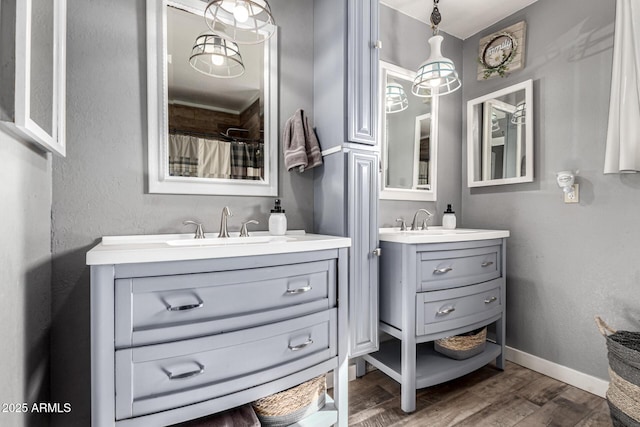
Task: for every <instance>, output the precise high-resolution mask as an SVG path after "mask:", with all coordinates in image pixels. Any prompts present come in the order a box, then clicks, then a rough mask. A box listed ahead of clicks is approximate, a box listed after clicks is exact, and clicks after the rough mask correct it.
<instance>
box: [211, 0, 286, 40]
mask: <svg viewBox="0 0 640 427" xmlns="http://www.w3.org/2000/svg"><path fill="white" fill-rule="evenodd" d="M204 18H205V21H206V22H207V26H208V27H209V29H210V30H211V31H213V32H214V33H216V34H219V35H220V36H221V37H223V38H225V39H228V40H232V41H234V42H235V43H239V44H257V43H262V42H264V41H265V40H267V39H268V38H269V37H271V36H272V35H273V33H274V32H275V30H276V25H275V21H274V19H273V15H272V14H271V7H270V6H269V3H267V1H266V0H212V1H210V2H209V4H208V5H207V7H206V9H205V11H204Z"/></svg>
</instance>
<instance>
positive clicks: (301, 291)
mask: <svg viewBox="0 0 640 427" xmlns="http://www.w3.org/2000/svg"><path fill="white" fill-rule="evenodd" d="M311 289H313V288H312V287H311V286H310V285H307V286H303V287H301V288H297V289H287V292H286V293H287V295H297V294H304V293H305V292H309V291H310V290H311Z"/></svg>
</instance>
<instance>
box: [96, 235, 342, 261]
mask: <svg viewBox="0 0 640 427" xmlns="http://www.w3.org/2000/svg"><path fill="white" fill-rule="evenodd" d="M229 234H230V235H231V238H230V239H229V240H228V241H226V242H223V240H224V239H220V240H218V239H217V235H216V234H215V233H207V234H206V235H205V237H206V239H203V240H199V239H194V238H193V234H192V233H191V234H157V235H140V236H105V237H103V238H102V241H101V242H100V243H99V244H97V245H96V246H95V247H93V248H92V249H91V250H90V251H89V252H87V265H100V264H131V263H138V262H163V261H184V260H194V259H207V258H231V257H238V256H251V255H270V254H283V253H293V252H307V251H315V250H323V249H337V248H348V247H350V246H351V239H350V238H348V237H337V236H325V235H321V234H307V233H305V232H304V230H291V231H288V232H287V234H286V235H285V236H270V235H269V233H268V232H266V231H256V232H253V233H251V237H249V238H247V240H246V242H247V243H244V242H245V241H242V242H241V239H245V238H244V237H243V238H239V237H238V233H229ZM252 237H253V238H254V239H253V242H252V240H251V239H252ZM214 242H215V244H207V243H214ZM191 243H193V244H191Z"/></svg>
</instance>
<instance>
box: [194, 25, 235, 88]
mask: <svg viewBox="0 0 640 427" xmlns="http://www.w3.org/2000/svg"><path fill="white" fill-rule="evenodd" d="M189 64H191V66H192V67H193V68H194V69H196V70H197V71H199V72H201V73H203V74H206V75H209V76H213V77H220V78H232V77H239V76H241V75H242V74H244V64H243V63H242V56H241V55H240V51H239V50H238V45H237V44H235V43H233V42H232V41H229V40H225V39H223V38H222V37H220V36H218V35H216V34H211V33H204V34H201V35H199V36H198V38H197V39H196V41H195V43H194V45H193V49H192V50H191V57H190V58H189Z"/></svg>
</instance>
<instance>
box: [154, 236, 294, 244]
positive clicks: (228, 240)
mask: <svg viewBox="0 0 640 427" xmlns="http://www.w3.org/2000/svg"><path fill="white" fill-rule="evenodd" d="M290 240H295V237H290V236H289V237H287V236H248V237H210V238H205V239H194V238H191V239H177V240H167V241H166V243H167V245H170V246H227V245H252V244H256V243H282V242H287V241H290Z"/></svg>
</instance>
